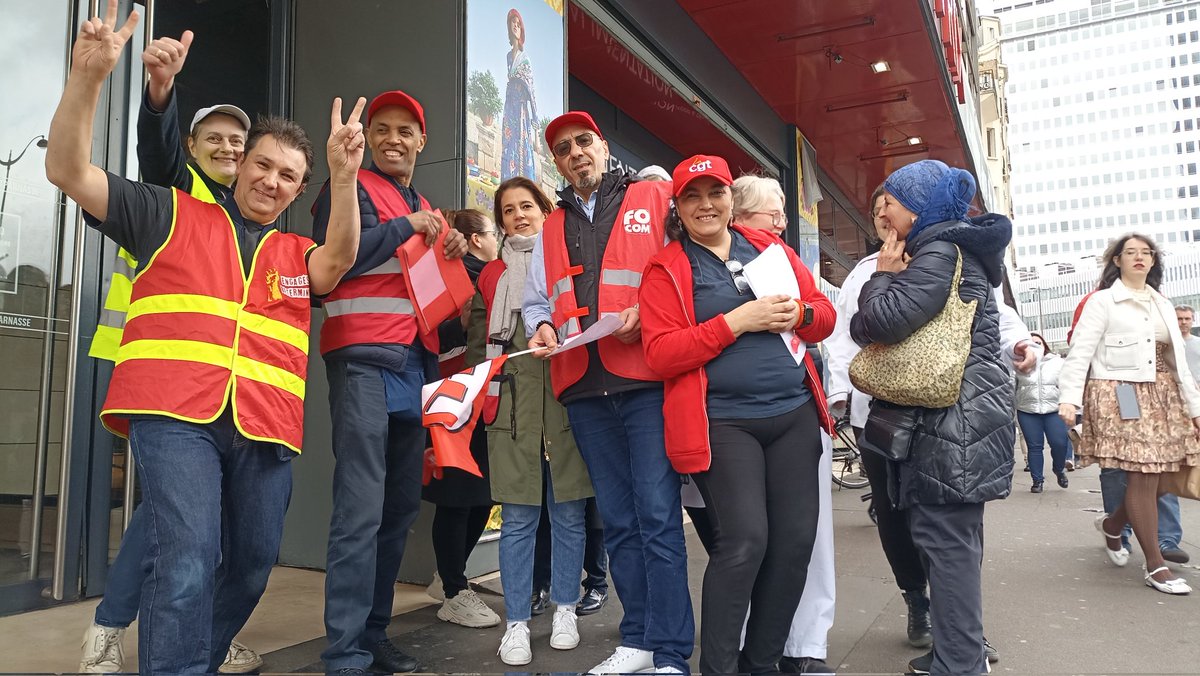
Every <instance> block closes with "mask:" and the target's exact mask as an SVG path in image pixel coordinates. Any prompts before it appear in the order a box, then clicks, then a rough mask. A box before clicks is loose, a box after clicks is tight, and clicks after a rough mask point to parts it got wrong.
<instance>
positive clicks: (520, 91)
mask: <svg viewBox="0 0 1200 676" xmlns="http://www.w3.org/2000/svg"><path fill="white" fill-rule="evenodd" d="M506 23H507V25H508V44H509V45H511V46H512V49H511V50H509V52H508V54H507V57H508V59H507V60H508V85H507V86H506V87H505V89H504V120H503V123H502V124H503V126H502V132H501V133H502V134H503V136H502V137H501V138H502V145H503V151H502V154H501V156H500V180H501V181H507V180H508V179H510V178H512V177H514V176H525V177H526V178H529V179H532V180H534V181H537V180H538V173H537V165H538V163H537V155H536V152H535V148H536V147H537V143H538V142H539V139H538V116H537V99H536V98H535V97H534V93H533V64H532V63H530V61H529V57H528V56H527V55H526V54H525V21H524V19H522V18H521V14H520V12H518V11H517V10H516V9H510V10H509V11H508V18H507V20H506Z"/></svg>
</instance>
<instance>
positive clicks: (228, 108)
mask: <svg viewBox="0 0 1200 676" xmlns="http://www.w3.org/2000/svg"><path fill="white" fill-rule="evenodd" d="M213 113H224V114H225V115H231V116H233V117H234V118H236V119H237V121H238V122H241V123H242V126H243V127H245V128H246V131H250V116H249V115H247V114H246V111H244V110H242V109H241V108H238V107H237V106H235V105H233V104H229V103H218V104H217V105H215V106H209V107H207V108H201V109H200V110H197V111H196V116H195V117H193V118H192V126H191V133H195V132H196V125H198V124H200V120H203V119H204V118H206V117H208V116H209V115H212V114H213Z"/></svg>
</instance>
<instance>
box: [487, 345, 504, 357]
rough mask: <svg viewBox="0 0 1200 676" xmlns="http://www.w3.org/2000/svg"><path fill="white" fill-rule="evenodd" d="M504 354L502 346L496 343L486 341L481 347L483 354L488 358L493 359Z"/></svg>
mask: <svg viewBox="0 0 1200 676" xmlns="http://www.w3.org/2000/svg"><path fill="white" fill-rule="evenodd" d="M502 354H504V346H503V345H500V344H497V343H488V344H487V345H485V346H484V347H483V355H484V356H485V357H487V358H488V359H495V358H496V357H499V356H500V355H502Z"/></svg>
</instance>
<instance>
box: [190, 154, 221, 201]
mask: <svg viewBox="0 0 1200 676" xmlns="http://www.w3.org/2000/svg"><path fill="white" fill-rule="evenodd" d="M185 166H186V167H187V170H188V172H189V173H191V175H192V189H191V190H189V191H188V194H190V195H191V196H192V197H195V198H196V199H198V200H200V201H201V202H208V203H209V204H216V203H217V196H216V195H214V194H212V191H211V190H209V189H208V184H207V183H205V182H204V179H203V178H200V172H198V171H196V170H195V169H194V168H192V165H190V164H188V165H185Z"/></svg>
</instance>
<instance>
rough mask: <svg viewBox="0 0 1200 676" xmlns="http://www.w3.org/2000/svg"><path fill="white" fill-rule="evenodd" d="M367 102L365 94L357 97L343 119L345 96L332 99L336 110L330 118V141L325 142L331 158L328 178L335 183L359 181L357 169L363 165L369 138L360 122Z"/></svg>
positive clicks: (327, 155)
mask: <svg viewBox="0 0 1200 676" xmlns="http://www.w3.org/2000/svg"><path fill="white" fill-rule="evenodd" d="M366 105H367V100H366V99H365V98H364V97H361V96H360V97H358V101H357V102H356V103H355V104H354V109H353V110H351V111H350V116H349V117H348V118H346V121H345V122H342V99H341V98H340V97H339V98H335V99H334V100H333V111H332V112H331V113H330V120H329V141H328V142H327V143H326V144H325V154H326V158H327V159H328V161H329V178H330V181H332V182H340V183H344V184H349V185H354V184H355V182H356V181H357V176H358V170H359V168H360V167H361V166H362V161H363V151H364V149H365V148H366V145H367V140H366V137H365V136H363V126H362V123H361V122H359V119H360V118H361V117H362V112H363V108H364V107H365V106H366Z"/></svg>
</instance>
